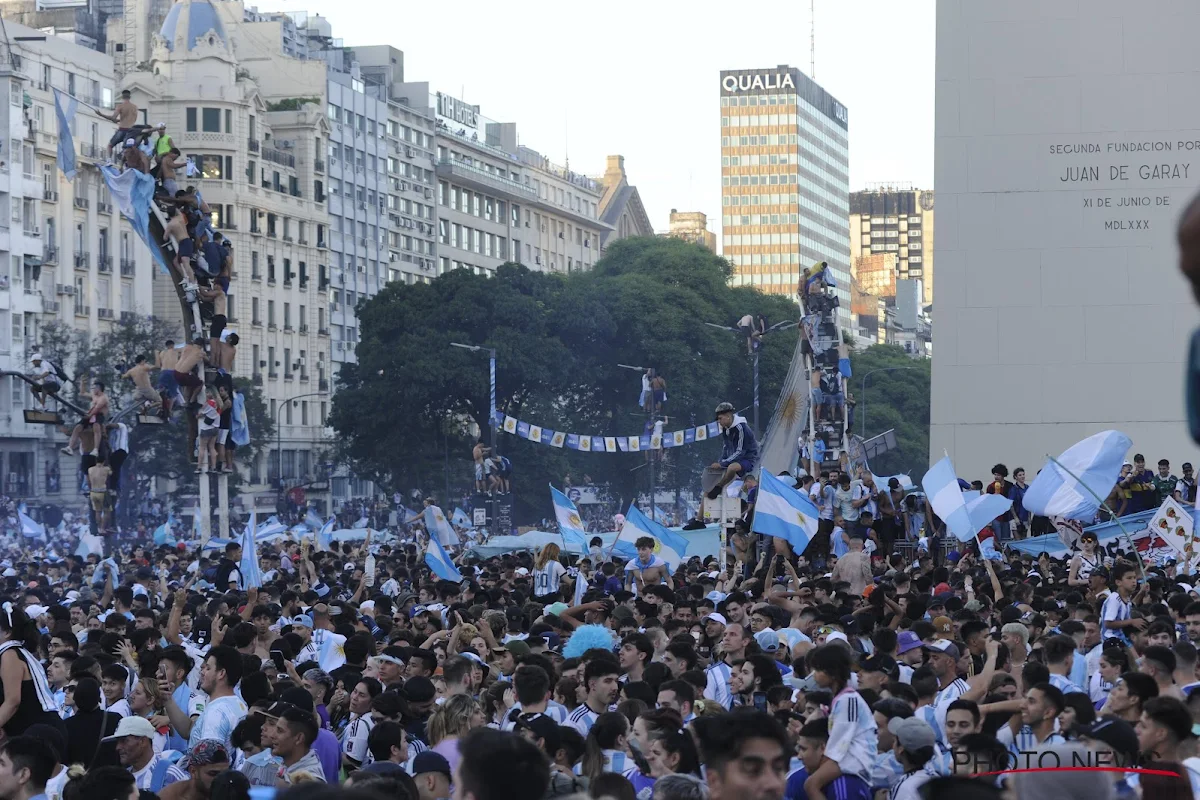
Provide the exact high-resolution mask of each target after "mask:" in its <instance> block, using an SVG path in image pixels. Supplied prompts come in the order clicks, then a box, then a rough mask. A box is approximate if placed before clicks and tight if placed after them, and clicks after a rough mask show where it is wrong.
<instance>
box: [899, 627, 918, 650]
mask: <svg viewBox="0 0 1200 800" xmlns="http://www.w3.org/2000/svg"><path fill="white" fill-rule="evenodd" d="M920 646H921V640H920V639H919V638H918V637H917V635H916V634H915V633H913V632H912V631H900V634H899V635H898V636H897V637H896V652H897V653H907V652H908V651H909V650H916V649H917V648H918V647H920Z"/></svg>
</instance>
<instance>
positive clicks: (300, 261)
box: [121, 0, 330, 504]
mask: <svg viewBox="0 0 1200 800" xmlns="http://www.w3.org/2000/svg"><path fill="white" fill-rule="evenodd" d="M125 21H126V23H129V24H137V21H136V20H132V19H130V18H129V17H128V16H127V17H126V18H125ZM255 25H256V23H245V22H244V21H243V13H242V4H241V3H219V4H217V3H213V2H210V0H180V2H178V3H176V4H175V5H174V6H173V7H172V8H171V11H170V13H169V14H168V15H167V17H166V21H165V22H164V23H163V26H162V28H161V30H160V31H159V32H158V34H156V35H155V36H154V38H153V41H154V47H153V50H152V53H151V57H150V62H149V65H148V67H149V69H147V70H146V71H137V72H129V73H126V74H125V75H124V76H123V80H122V84H121V88H123V89H130V90H131V91H132V92H133V99H134V101H135V102H138V103H139V105H145V106H146V107H148V109H149V116H150V118H151V119H152V120H154V121H155V122H158V121H162V122H165V123H166V124H167V129H168V131H169V132H170V133H171V135H172V137H173V138H174V141H175V143H176V145H177V146H178V147H179V148H180V150H182V151H183V152H184V154H185V155H187V156H189V157H190V158H192V159H193V160H194V161H195V163H196V164H197V166H198V167H199V169H200V173H201V175H200V177H199V178H197V179H190V180H193V181H195V182H196V184H197V186H199V188H200V189H201V191H202V192H203V193H204V198H205V200H206V201H208V203H209V205H210V206H211V207H212V209H213V216H214V224H215V225H216V227H217V228H218V229H219V230H221V231H222V232H223V233H225V234H227V235H228V236H229V238H230V239H231V241H232V242H233V252H234V263H235V267H234V281H233V284H232V285H231V287H230V297H229V306H230V312H229V327H230V328H231V329H233V330H235V331H236V332H237V333H238V335H239V338H240V339H241V342H240V344H239V347H238V355H237V362H236V367H235V370H234V376H235V377H248V378H251V379H252V381H253V382H254V383H255V384H256V385H259V386H261V387H262V389H263V392H264V395H265V397H266V400H267V404H268V412H269V414H270V415H271V417H272V418H273V419H274V420H275V421H276V425H277V426H278V429H279V432H278V444H276V443H275V442H271V444H270V446H269V447H268V449H267V451H266V452H264V453H263V455H262V457H261V458H259V459H258V461H256V462H255V463H252V464H243V465H242V466H243V468H247V469H248V472H249V477H250V483H251V487H250V490H251V491H252V492H261V493H262V496H260V497H257V498H256V499H255V500H256V502H258V503H260V504H266V503H269V502H273V500H274V494H273V493H272V490H274V489H276V488H279V486H280V480H279V474H280V470H281V469H282V486H283V488H287V489H291V488H294V487H304V488H305V489H306V490H307V492H308V495H309V496H310V497H312V498H313V499H317V500H326V501H327V499H328V494H327V492H328V480H327V475H326V474H325V472H324V468H323V463H324V462H325V461H326V455H325V454H326V452H327V450H328V432H327V429H326V427H325V420H326V418H327V416H328V413H329V392H330V360H329V336H328V320H327V318H326V304H325V297H324V292H323V291H322V290H321V289H320V288H319V281H320V276H321V275H324V274H328V273H327V271H326V270H327V265H328V263H329V262H328V260H327V259H328V246H329V236H328V227H327V226H328V220H329V217H328V213H327V210H326V206H325V200H326V197H325V177H324V174H323V171H324V169H325V165H324V163H323V156H324V153H325V149H326V142H327V140H328V136H329V123H328V119H327V117H326V114H325V110H324V101H325V98H324V96H318V97H315V98H314V97H311V96H309V95H295V94H291V93H288V91H287V90H288V88H289V87H291V86H293V85H294V83H293V81H292V79H293V78H296V77H304V76H306V75H307V74H311V73H313V72H320V73H321V74H322V76H323V74H324V69H325V67H324V64H323V63H321V62H313V61H298V60H296V59H292V58H288V57H286V56H284V55H283V54H282V52H281V51H280V50H279V49H278V47H277V45H272V43H271V41H270V39H269V38H268V37H264V36H261V35H256V32H255V30H254V27H255ZM243 26H244V27H243ZM134 38H136V37H134ZM272 47H274V49H272ZM235 51H236V52H237V53H238V55H237V56H235V55H234V53H235ZM309 82H310V81H308V80H307V79H305V80H302V81H300V85H302V86H303V85H307V83H309ZM319 85H320V86H321V87H323V86H324V80H323V77H322V80H321V81H320V84H319ZM154 294H155V306H156V308H159V309H161V310H162V315H163V316H166V317H168V318H172V319H174V318H176V317H177V315H178V313H179V312H178V302H177V299H176V294H175V290H174V288H173V287H172V286H170V284H169V283H168V281H167V280H166V279H164V278H161V277H160V279H159V280H157V281H156V285H155V290H154ZM251 434H252V435H254V432H253V431H252V432H251Z"/></svg>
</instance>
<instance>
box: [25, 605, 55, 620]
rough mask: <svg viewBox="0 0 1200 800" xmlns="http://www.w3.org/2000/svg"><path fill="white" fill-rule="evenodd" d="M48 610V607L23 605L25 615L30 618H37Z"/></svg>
mask: <svg viewBox="0 0 1200 800" xmlns="http://www.w3.org/2000/svg"><path fill="white" fill-rule="evenodd" d="M49 610H50V609H48V608H46V607H45V606H38V605H33V606H25V616H27V617H29V618H30V619H37V618H38V617H40V616H41V615H42V614H45V613H46V612H47V611H49Z"/></svg>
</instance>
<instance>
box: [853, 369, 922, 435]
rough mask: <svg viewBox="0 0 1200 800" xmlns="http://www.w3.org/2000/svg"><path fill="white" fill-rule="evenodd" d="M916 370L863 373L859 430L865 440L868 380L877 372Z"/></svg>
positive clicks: (879, 370) (882, 370)
mask: <svg viewBox="0 0 1200 800" xmlns="http://www.w3.org/2000/svg"><path fill="white" fill-rule="evenodd" d="M901 369H906V370H916V369H917V368H916V367H879V368H878V369H873V370H869V371H867V372H865V373H863V376H862V401H861V402H862V425H861V426H859V430H860V431H862V433H861V435H862V437H863V439H864V440H866V438H867V378H869V377H870V376H872V375H874V374H875V373H876V372H895V371H896V370H901Z"/></svg>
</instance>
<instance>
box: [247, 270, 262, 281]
mask: <svg viewBox="0 0 1200 800" xmlns="http://www.w3.org/2000/svg"><path fill="white" fill-rule="evenodd" d="M250 280H252V281H261V280H262V273H261V272H260V271H258V270H254V271H253V272H251V273H250Z"/></svg>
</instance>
